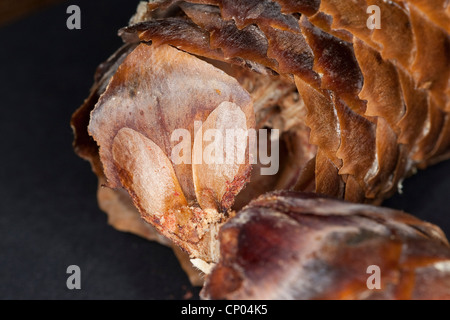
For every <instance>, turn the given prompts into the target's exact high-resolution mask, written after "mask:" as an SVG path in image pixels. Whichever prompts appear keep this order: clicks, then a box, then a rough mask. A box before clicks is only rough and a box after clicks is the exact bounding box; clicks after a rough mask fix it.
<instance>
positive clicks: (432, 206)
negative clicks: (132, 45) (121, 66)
mask: <svg viewBox="0 0 450 320" xmlns="http://www.w3.org/2000/svg"><path fill="white" fill-rule="evenodd" d="M137 2H138V1H130V0H123V1H111V0H109V1H106V0H96V1H75V2H71V3H70V4H78V5H79V6H80V8H81V14H82V29H81V30H68V29H67V28H66V19H67V17H68V15H67V14H66V8H67V6H68V5H69V4H68V3H65V4H62V5H59V6H55V7H52V8H50V9H47V10H45V11H43V12H40V13H37V14H35V15H33V16H31V17H28V18H27V19H25V20H22V21H19V22H16V23H14V24H11V25H8V26H6V27H3V28H2V29H0V39H1V44H0V104H1V105H0V141H1V142H0V150H1V151H0V152H1V153H0V168H1V169H0V196H1V201H0V299H181V298H183V296H185V294H186V293H189V292H192V293H193V298H196V297H197V294H198V289H196V288H192V287H191V286H190V285H189V282H188V279H187V277H186V276H185V274H184V273H183V272H182V270H181V268H180V267H179V264H178V262H177V260H176V258H175V257H174V255H173V253H172V251H171V250H170V249H168V248H166V247H163V246H161V245H159V244H156V243H152V242H148V241H145V240H143V239H140V238H139V237H137V236H134V235H130V234H125V233H121V232H118V231H116V230H114V229H113V228H112V227H110V226H109V225H107V221H106V216H105V214H104V213H103V212H101V211H100V210H99V209H98V206H97V202H96V186H97V180H96V177H95V176H94V174H93V173H92V172H91V170H90V166H89V164H88V163H87V162H85V161H83V160H81V159H80V158H78V157H77V156H76V155H75V154H74V152H73V151H72V146H71V142H72V131H71V129H70V126H69V121H70V116H71V114H72V112H73V111H74V110H75V109H76V108H77V107H78V106H79V105H80V104H81V103H82V101H83V100H84V99H85V98H86V97H87V95H88V91H89V88H90V86H91V84H92V79H93V74H94V70H95V68H96V66H97V65H98V64H99V63H100V62H102V61H103V60H105V59H106V58H107V57H108V56H109V55H110V54H111V53H112V52H114V50H115V49H116V48H118V47H119V46H120V44H121V41H120V39H119V38H118V37H117V35H116V30H117V29H118V28H120V27H122V26H124V25H126V24H127V22H128V19H129V17H130V16H131V15H132V13H133V12H134V10H135V7H136V5H137ZM449 190H450V162H446V163H441V164H439V165H436V166H434V167H432V168H429V169H427V170H426V171H423V172H419V173H418V174H417V175H416V176H414V177H412V178H409V179H408V180H406V182H405V184H404V194H403V195H397V196H395V197H394V198H392V199H390V200H389V201H387V202H386V203H385V205H387V206H390V207H394V208H399V209H404V210H405V211H407V212H410V213H412V214H415V215H417V216H418V217H420V218H423V219H425V220H427V221H430V222H433V223H436V224H438V225H440V226H441V228H443V229H444V230H445V232H446V233H447V234H450V218H449V215H450V212H449V211H450V209H449V201H450V199H449V198H450V197H449V196H450V192H449ZM72 264H76V265H79V266H80V268H81V272H82V284H81V285H82V289H81V290H68V289H67V288H66V279H67V277H68V275H67V274H66V268H67V266H69V265H72Z"/></svg>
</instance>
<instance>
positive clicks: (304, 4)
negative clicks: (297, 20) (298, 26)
mask: <svg viewBox="0 0 450 320" xmlns="http://www.w3.org/2000/svg"><path fill="white" fill-rule="evenodd" d="M277 3H279V4H280V5H281V12H282V13H302V14H305V15H307V16H311V15H313V14H315V13H316V12H317V10H319V7H320V0H278V1H277Z"/></svg>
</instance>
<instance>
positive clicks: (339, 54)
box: [300, 17, 364, 113]
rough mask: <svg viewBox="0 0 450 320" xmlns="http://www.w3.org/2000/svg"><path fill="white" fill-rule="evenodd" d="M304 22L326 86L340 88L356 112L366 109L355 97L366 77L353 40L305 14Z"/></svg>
mask: <svg viewBox="0 0 450 320" xmlns="http://www.w3.org/2000/svg"><path fill="white" fill-rule="evenodd" d="M300 25H301V28H302V32H303V33H304V34H305V37H306V40H307V42H308V44H309V46H310V47H311V48H312V50H313V52H314V59H315V60H314V70H315V71H316V72H318V73H319V74H322V77H321V80H322V82H321V83H322V88H323V89H328V90H332V91H334V92H336V94H338V95H339V96H340V97H341V98H342V99H344V100H345V101H346V102H347V103H349V104H350V105H351V106H352V107H353V108H356V110H355V111H356V112H358V113H363V112H364V107H363V106H362V105H360V104H359V103H357V102H355V101H356V100H359V99H358V98H357V95H358V93H359V91H360V90H361V88H362V86H363V82H364V80H363V77H362V74H361V70H360V69H359V66H358V63H357V61H356V58H355V55H354V52H353V47H352V44H351V43H348V42H345V41H343V40H340V39H338V38H336V37H334V36H332V35H330V34H328V33H326V32H323V31H322V30H320V29H319V28H317V27H315V26H313V25H312V24H311V23H310V22H309V21H308V19H307V18H305V17H302V18H301V19H300Z"/></svg>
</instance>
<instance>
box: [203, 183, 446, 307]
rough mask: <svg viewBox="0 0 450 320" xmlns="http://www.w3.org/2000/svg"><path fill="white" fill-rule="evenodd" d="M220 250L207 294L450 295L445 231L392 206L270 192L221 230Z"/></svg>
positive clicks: (244, 296)
mask: <svg viewBox="0 0 450 320" xmlns="http://www.w3.org/2000/svg"><path fill="white" fill-rule="evenodd" d="M220 250H221V259H220V261H219V263H218V264H217V265H216V266H215V267H214V268H213V270H212V271H211V273H210V274H209V276H208V277H207V279H206V283H205V286H204V288H203V290H202V292H201V295H202V297H203V298H207V299H449V298H450V268H449V266H450V247H449V245H448V242H447V239H446V238H445V236H444V234H443V233H442V231H441V230H440V229H439V228H438V227H436V226H434V225H431V224H429V223H426V222H423V221H420V220H418V219H416V218H414V217H412V216H410V215H408V214H405V213H403V212H400V211H395V210H391V209H387V208H381V207H374V206H369V205H360V204H352V203H346V202H342V201H337V200H333V199H327V198H322V197H318V196H317V195H313V194H301V193H300V194H296V193H293V192H279V193H272V194H267V195H264V196H262V197H260V198H258V199H256V200H254V201H252V202H251V203H250V205H249V206H247V207H246V208H245V209H244V210H242V211H241V212H239V213H238V214H237V215H236V217H234V218H232V219H231V220H229V222H228V223H227V224H226V225H225V226H224V227H222V229H221V232H220ZM373 270H379V271H380V277H379V283H378V284H377V280H375V277H371V275H372V274H374V271H373ZM372 285H379V288H376V289H375V288H373V287H372Z"/></svg>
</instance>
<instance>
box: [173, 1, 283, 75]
mask: <svg viewBox="0 0 450 320" xmlns="http://www.w3.org/2000/svg"><path fill="white" fill-rule="evenodd" d="M181 8H182V9H183V11H184V12H185V13H186V15H187V16H188V17H189V18H190V19H192V21H193V22H194V23H196V24H197V25H199V26H200V27H202V28H203V29H204V30H206V31H207V32H209V34H210V46H211V47H212V48H214V49H217V48H219V49H221V51H222V52H223V53H224V55H225V58H235V57H240V58H243V59H250V60H254V61H256V62H258V63H261V64H263V65H265V66H267V67H269V68H272V69H274V70H276V68H277V62H276V61H274V60H273V59H269V58H268V57H267V46H268V44H267V39H266V38H265V37H264V35H263V34H262V32H261V31H260V30H259V29H258V28H257V27H255V26H253V25H251V26H248V27H245V28H243V29H242V30H239V29H238V28H237V27H236V25H235V23H234V22H233V21H223V20H222V19H221V16H220V10H219V9H218V8H216V7H212V6H205V5H193V4H184V5H182V6H181Z"/></svg>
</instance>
